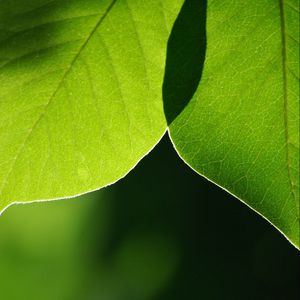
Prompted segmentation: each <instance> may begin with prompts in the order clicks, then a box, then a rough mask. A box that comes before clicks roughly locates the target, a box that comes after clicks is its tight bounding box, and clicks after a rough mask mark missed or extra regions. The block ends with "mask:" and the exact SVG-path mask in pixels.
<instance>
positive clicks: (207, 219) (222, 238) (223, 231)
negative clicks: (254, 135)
mask: <svg viewBox="0 0 300 300" xmlns="http://www.w3.org/2000/svg"><path fill="white" fill-rule="evenodd" d="M299 257H300V256H299V252H298V251H297V250H296V249H295V248H294V247H293V246H292V245H291V244H290V243H289V242H288V241H287V240H286V239H285V238H284V237H283V236H282V235H281V234H280V233H279V232H277V230H276V229H275V228H273V227H272V226H271V225H270V224H269V223H268V222H267V221H265V220H264V219H263V218H261V217H260V216H258V215H257V214H256V213H254V212H253V211H252V210H250V209H249V208H248V207H246V206H245V205H244V204H242V203H241V202H240V201H238V200H237V199H235V198H233V197H232V196H230V195H229V194H228V193H226V192H225V191H223V190H222V189H220V188H218V187H217V186H214V185H213V184H212V183H210V182H209V181H207V180H205V179H204V178H202V177H201V176H199V175H197V174H196V173H194V172H193V171H192V170H191V169H189V168H188V167H187V166H186V165H185V164H184V163H183V162H182V161H181V160H180V158H179V157H178V156H177V154H176V153H175V151H174V150H173V148H172V145H171V143H170V141H169V139H168V137H164V138H163V140H162V141H161V143H160V144H159V145H158V146H157V147H156V148H155V149H154V150H153V151H152V152H151V153H150V154H149V155H148V156H147V157H145V158H144V159H143V160H142V161H141V162H140V163H139V165H138V166H137V167H136V168H135V169H134V170H132V171H131V173H130V174H129V175H128V176H126V177H125V178H124V179H122V180H120V181H119V182H117V183H116V184H114V185H112V186H110V187H107V188H105V189H103V190H101V191H98V192H94V193H91V194H88V195H85V196H82V197H79V198H76V199H69V200H61V201H54V202H47V203H34V204H26V205H14V206H12V207H10V208H9V209H7V210H6V211H5V212H4V213H3V215H2V216H1V217H0V299H3V300H15V299H22V300H23V299H24V300H27V299H28V300H48V299H49V300H50V299H51V300H71V299H72V300H77V299H78V300H92V299H97V300H148V299H149V300H150V299H151V300H168V299H172V300H177V299H180V300H185V299H193V300H197V299H230V300H233V299H243V300H244V299H249V300H250V299H251V300H253V299H264V300H268V299H270V300H277V299H282V300H289V299H299V286H298V283H299V282H300V281H299V279H300V278H299V277H300V276H299V262H300V261H299Z"/></svg>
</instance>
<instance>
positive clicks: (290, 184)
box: [167, 0, 299, 247]
mask: <svg viewBox="0 0 300 300" xmlns="http://www.w3.org/2000/svg"><path fill="white" fill-rule="evenodd" d="M199 22H200V21H199ZM206 32H207V49H206V57H205V63H204V68H203V73H202V77H201V82H200V85H199V86H198V89H197V91H196V92H195V94H194V96H193V98H192V100H191V101H190V102H189V103H188V104H186V106H185V107H184V108H183V109H182V111H181V112H177V115H176V116H175V117H174V118H173V120H172V122H170V121H169V122H170V123H171V124H170V134H171V138H172V140H173V142H174V144H175V147H176V149H177V151H178V152H179V154H180V156H181V157H182V158H183V159H184V160H185V161H186V162H187V164H189V165H190V166H191V167H192V168H193V169H194V170H196V171H197V172H199V173H200V174H202V175H204V176H205V177H207V178H208V179H209V180H212V181H214V182H215V183H216V184H218V185H220V186H221V187H223V188H224V189H226V190H228V191H229V192H230V193H232V194H234V195H235V196H237V197H238V198H240V199H241V200H242V201H243V202H245V203H246V204H247V205H249V206H250V207H252V209H254V210H255V211H257V212H258V213H259V214H261V215H263V216H264V217H265V218H266V219H268V220H269V221H270V222H271V223H272V224H273V225H274V226H276V227H277V228H278V229H279V230H280V231H281V232H282V233H283V234H284V235H285V236H286V237H287V238H288V239H289V240H290V241H291V242H292V243H293V244H294V245H295V246H296V247H299V134H298V132H299V131H298V128H299V103H298V97H299V86H298V80H299V40H298V39H299V13H298V2H297V1H296V0H287V1H283V0H281V1H277V0H276V1H275V0H274V1H270V0H260V1H250V0H247V1H229V0H224V1H212V0H209V1H208V3H207V22H206ZM169 110H171V108H169ZM167 113H168V111H167Z"/></svg>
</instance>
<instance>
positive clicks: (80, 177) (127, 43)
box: [0, 0, 181, 209]
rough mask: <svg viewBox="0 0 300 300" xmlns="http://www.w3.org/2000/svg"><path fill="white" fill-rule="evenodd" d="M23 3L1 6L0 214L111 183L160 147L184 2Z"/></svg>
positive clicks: (40, 1)
mask: <svg viewBox="0 0 300 300" xmlns="http://www.w3.org/2000/svg"><path fill="white" fill-rule="evenodd" d="M24 2H26V1H18V5H14V6H16V7H15V9H13V8H12V7H11V6H12V5H11V6H9V5H8V4H7V3H6V1H1V2H0V8H2V10H1V12H3V14H2V15H1V16H0V25H1V26H0V28H1V29H2V28H3V29H2V31H1V32H4V34H3V35H0V39H1V40H0V57H1V58H2V59H1V61H0V66H1V69H0V79H1V82H2V85H1V87H0V98H1V103H0V111H1V117H0V143H1V150H2V151H1V150H0V154H1V158H2V168H1V171H0V182H1V183H0V186H1V188H0V191H1V192H0V199H1V200H0V203H1V204H0V208H1V209H3V208H4V207H5V206H7V205H8V204H10V203H12V202H23V201H32V200H47V199H54V198H63V197H66V196H75V195H78V194H81V193H84V192H87V191H91V190H95V189H98V188H100V187H103V186H105V185H107V184H110V183H112V182H114V181H116V180H118V179H119V178H121V177H123V176H124V175H125V174H126V173H128V172H129V171H130V170H131V168H132V167H133V166H134V165H135V164H136V163H137V162H138V161H139V160H140V159H141V158H142V157H143V156H144V155H146V154H147V153H148V152H149V151H150V150H151V148H152V147H153V146H154V145H155V144H156V143H157V142H158V141H159V139H160V138H161V136H162V135H163V133H164V132H165V130H166V122H165V117H164V113H163V105H162V96H161V87H162V78H163V71H164V70H163V65H164V60H165V48H166V44H167V39H168V35H169V31H168V30H169V28H171V27H172V24H173V22H174V20H175V18H176V14H177V13H178V11H179V9H180V4H181V3H180V2H181V1H173V0H171V1H163V5H164V6H158V4H159V3H162V2H160V1H151V2H147V3H140V2H139V1H136V0H128V1H124V0H117V1H96V0H89V1H82V0H80V1H72V0H71V1H65V2H56V1H54V2H53V1H51V2H49V1H44V0H36V1H34V2H33V6H32V7H31V8H30V9H28V7H27V6H26V5H24ZM31 4H32V3H31ZM3 7H4V8H3ZM157 7H160V8H159V9H157ZM15 10H16V11H17V14H16V13H15ZM120 20H122V22H120ZM154 20H155V21H154ZM166 24H167V25H168V28H166V26H167V25H166ZM1 62H2V63H1Z"/></svg>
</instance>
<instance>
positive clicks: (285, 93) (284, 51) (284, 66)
mask: <svg viewBox="0 0 300 300" xmlns="http://www.w3.org/2000/svg"><path fill="white" fill-rule="evenodd" d="M284 2H285V1H284V0H279V8H280V25H281V26H280V27H281V44H282V52H281V53H282V79H283V101H284V109H283V110H284V127H285V144H286V162H287V170H288V178H289V182H290V185H291V190H292V195H293V198H294V201H295V205H296V208H297V198H296V194H295V190H294V189H295V184H294V182H293V179H292V175H291V168H292V166H291V160H290V151H289V128H288V125H289V124H288V79H287V72H288V65H287V41H286V35H287V32H286V20H285V9H284V6H285V3H284ZM296 215H297V219H299V212H298V210H297V209H296Z"/></svg>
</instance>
